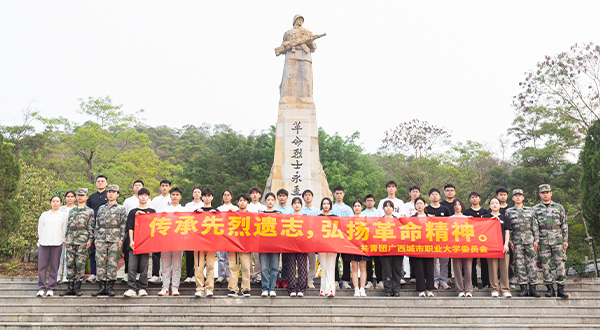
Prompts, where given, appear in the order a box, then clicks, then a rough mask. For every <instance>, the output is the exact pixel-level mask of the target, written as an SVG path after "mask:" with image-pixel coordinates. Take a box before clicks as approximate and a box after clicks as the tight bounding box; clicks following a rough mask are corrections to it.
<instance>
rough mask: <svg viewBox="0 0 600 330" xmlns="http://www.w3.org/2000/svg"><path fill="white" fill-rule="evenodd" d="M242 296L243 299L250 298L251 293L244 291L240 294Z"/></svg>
mask: <svg viewBox="0 0 600 330" xmlns="http://www.w3.org/2000/svg"><path fill="white" fill-rule="evenodd" d="M240 296H242V297H250V292H246V291H242V292H241V293H240Z"/></svg>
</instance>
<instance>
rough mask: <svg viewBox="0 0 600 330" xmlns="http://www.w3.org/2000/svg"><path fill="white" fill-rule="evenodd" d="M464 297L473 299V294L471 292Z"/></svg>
mask: <svg viewBox="0 0 600 330" xmlns="http://www.w3.org/2000/svg"><path fill="white" fill-rule="evenodd" d="M465 297H467V298H473V294H472V293H471V292H467V294H465Z"/></svg>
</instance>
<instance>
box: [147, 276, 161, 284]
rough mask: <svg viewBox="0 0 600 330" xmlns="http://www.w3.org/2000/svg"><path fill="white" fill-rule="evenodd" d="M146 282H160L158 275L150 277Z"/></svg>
mask: <svg viewBox="0 0 600 330" xmlns="http://www.w3.org/2000/svg"><path fill="white" fill-rule="evenodd" d="M148 282H150V283H158V282H160V277H158V276H152V277H151V278H150V279H149V280H148Z"/></svg>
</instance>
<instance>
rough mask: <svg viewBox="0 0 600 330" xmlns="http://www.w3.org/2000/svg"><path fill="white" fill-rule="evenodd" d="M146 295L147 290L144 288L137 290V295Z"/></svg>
mask: <svg viewBox="0 0 600 330" xmlns="http://www.w3.org/2000/svg"><path fill="white" fill-rule="evenodd" d="M147 295H148V292H146V290H144V289H140V292H138V296H139V297H145V296H147Z"/></svg>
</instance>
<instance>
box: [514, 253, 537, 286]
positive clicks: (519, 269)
mask: <svg viewBox="0 0 600 330" xmlns="http://www.w3.org/2000/svg"><path fill="white" fill-rule="evenodd" d="M514 246H515V251H514V253H513V254H514V258H515V267H514V268H515V273H516V274H517V283H518V284H528V283H529V284H537V282H538V278H537V254H536V253H535V250H534V249H533V244H515V245H514ZM528 280H529V281H528Z"/></svg>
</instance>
